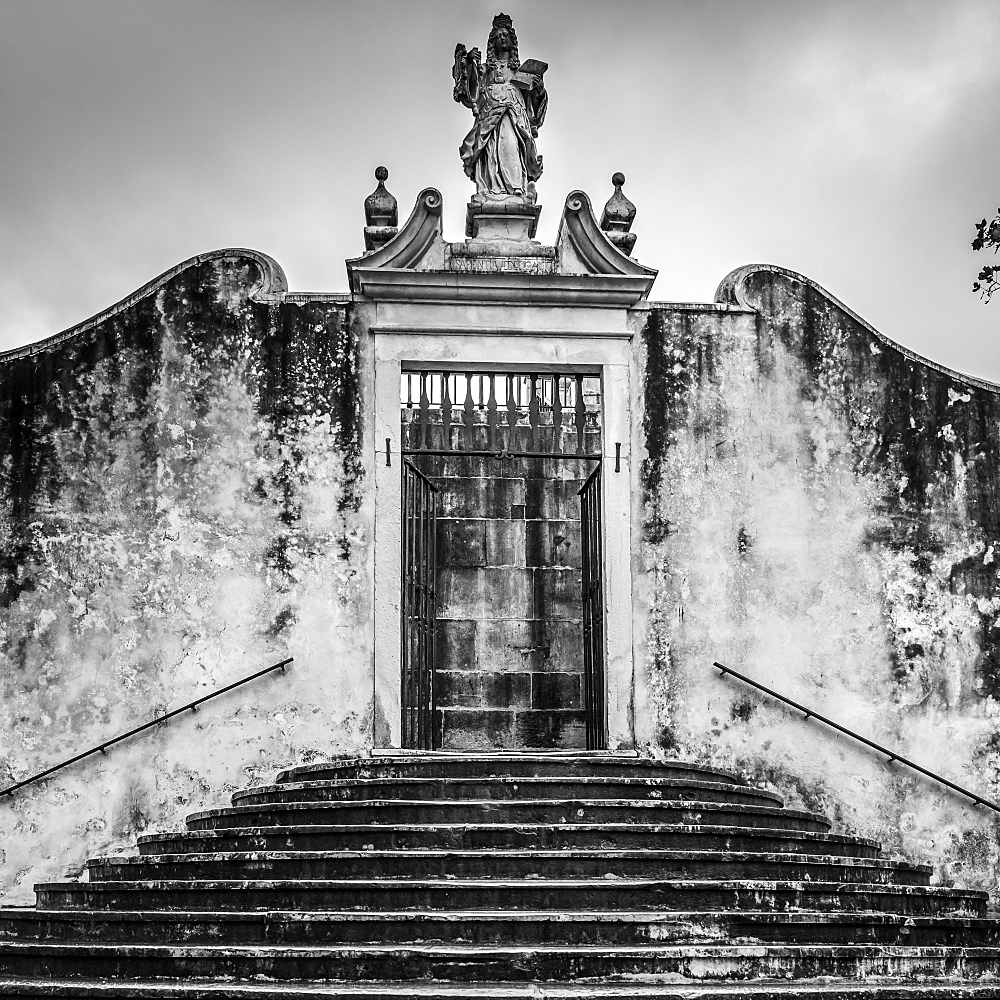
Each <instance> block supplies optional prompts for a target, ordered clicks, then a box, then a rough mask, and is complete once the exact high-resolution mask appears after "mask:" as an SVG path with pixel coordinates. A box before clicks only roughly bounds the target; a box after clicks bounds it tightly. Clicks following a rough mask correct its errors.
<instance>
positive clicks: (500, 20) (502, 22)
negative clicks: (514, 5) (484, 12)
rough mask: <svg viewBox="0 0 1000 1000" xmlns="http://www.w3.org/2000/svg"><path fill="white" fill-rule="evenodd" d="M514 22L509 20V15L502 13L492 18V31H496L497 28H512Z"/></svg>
mask: <svg viewBox="0 0 1000 1000" xmlns="http://www.w3.org/2000/svg"><path fill="white" fill-rule="evenodd" d="M513 27H514V22H513V21H512V20H511V19H510V14H504V13H503V12H502V11H501V12H500V13H499V14H497V16H496V17H495V18H493V30H494V31H496V30H497V28H513Z"/></svg>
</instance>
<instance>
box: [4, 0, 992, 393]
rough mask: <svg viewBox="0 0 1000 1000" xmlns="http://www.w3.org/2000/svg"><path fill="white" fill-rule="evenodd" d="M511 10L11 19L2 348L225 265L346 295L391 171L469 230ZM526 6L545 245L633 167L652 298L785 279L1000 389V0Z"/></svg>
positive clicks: (383, 6) (76, 1) (479, 6)
mask: <svg viewBox="0 0 1000 1000" xmlns="http://www.w3.org/2000/svg"><path fill="white" fill-rule="evenodd" d="M500 2H501V0H491V2H490V3H485V2H481V0H455V2H451V0H423V2H420V3H415V2H401V0H399V2H395V0H394V2H388V0H383V2H373V0H367V2H363V3H361V2H359V3H353V2H344V0H340V2H333V0H325V2H323V0H283V2H276V0H240V2H236V0H192V2H186V0H155V2H153V0H150V2H145V0H114V2H109V0H0V350H2V349H6V348H9V347H15V346H18V345H20V344H25V343H29V342H31V341H33V340H37V339H39V338H41V337H45V336H48V335H50V334H52V333H55V332H58V331H59V330H61V329H64V328H66V327H68V326H72V325H74V324H76V323H78V322H80V321H82V320H84V319H86V318H87V317H88V316H90V315H92V314H93V313H95V312H98V311H99V310H101V309H104V308H106V307H107V306H109V305H111V304H112V303H113V302H115V301H117V300H118V299H120V298H122V297H124V296H125V295H127V294H128V293H129V292H131V291H133V290H134V289H135V288H137V287H138V286H140V285H142V284H143V283H145V282H146V281H148V280H150V279H151V278H153V277H155V276H156V275H157V274H159V273H161V272H162V271H165V270H166V269H167V268H169V267H171V266H172V265H174V264H176V263H178V262H179V261H181V260H183V259H185V258H187V257H190V256H192V255H194V254H196V253H199V252H203V251H206V250H212V249H217V248H219V247H225V246H245V247H252V248H255V249H258V250H262V251H264V252H265V253H268V254H270V255H271V256H273V257H275V258H276V259H277V260H278V262H279V263H280V264H281V265H282V267H283V268H284V269H285V271H286V273H287V275H288V279H289V285H290V287H291V288H292V289H293V290H302V291H344V290H345V289H346V285H347V279H346V273H345V268H344V263H343V262H344V259H345V258H347V257H353V256H356V255H358V254H360V253H361V251H362V249H363V239H362V227H363V225H364V212H363V205H362V202H363V199H364V197H365V195H367V194H368V193H369V192H370V191H371V190H372V188H373V187H374V180H373V178H372V172H373V170H374V168H375V166H376V165H378V164H380V163H383V164H385V165H386V166H387V167H388V168H389V172H390V177H389V182H388V187H389V189H390V190H391V191H392V192H393V194H395V195H396V197H397V198H398V199H399V207H400V216H401V221H402V219H405V217H406V216H407V215H409V212H410V210H411V208H412V206H413V203H414V199H415V197H416V195H417V192H418V191H419V190H420V189H421V188H423V187H426V186H433V187H437V188H439V189H440V190H441V191H442V192H443V194H444V199H445V237H446V238H447V239H451V240H460V239H462V238H463V237H464V233H463V224H464V217H465V203H466V201H467V200H468V198H469V195H470V194H471V192H472V185H471V183H470V182H469V181H468V180H467V179H466V178H465V176H464V175H463V173H462V170H461V164H460V162H459V159H458V154H457V149H458V145H459V142H460V141H461V139H462V137H463V136H464V134H465V132H466V131H467V130H468V128H469V126H470V124H471V113H470V112H469V111H468V110H466V109H465V108H463V107H462V106H461V105H458V104H455V103H454V102H453V101H452V97H451V87H452V81H451V75H450V71H451V64H452V59H453V53H454V49H455V43H456V42H458V41H462V42H464V43H465V44H466V45H467V46H468V47H469V48H472V46H473V45H478V46H479V48H480V49H483V50H485V47H486V36H487V34H488V32H489V27H490V22H491V19H492V16H493V14H494V13H496V10H497V9H499V7H498V4H499V3H500ZM502 4H503V9H504V10H506V11H507V12H508V13H510V14H511V15H512V16H513V18H514V25H515V28H516V29H517V32H518V37H519V42H520V54H521V58H522V59H524V58H528V57H534V58H537V59H542V60H544V61H546V62H548V63H549V71H548V73H547V74H546V86H547V88H548V91H549V95H550V103H549V111H548V118H547V121H546V123H545V125H544V127H543V128H542V130H541V133H540V136H539V140H538V142H539V149H540V151H541V152H542V154H543V155H544V159H545V173H544V175H543V177H542V179H541V181H540V182H539V185H538V190H539V201H540V202H541V203H542V204H543V206H544V208H543V212H542V218H541V225H540V227H539V237H540V238H541V239H542V240H543V241H547V242H551V241H552V240H553V239H554V237H555V230H556V226H557V224H558V221H559V216H560V213H561V209H562V205H563V202H564V200H565V197H566V195H567V193H568V192H569V191H571V190H573V189H574V188H582V189H583V190H585V191H586V192H588V193H589V194H590V196H591V199H592V201H593V203H594V207H595V210H596V211H597V212H598V213H599V212H600V210H601V207H602V206H603V204H604V202H605V200H606V199H607V198H608V196H609V195H610V194H611V185H610V177H611V174H612V173H613V172H614V171H615V170H622V171H624V173H625V174H626V176H627V183H626V185H625V192H626V194H628V196H629V197H630V198H631V199H632V201H634V202H635V204H636V205H637V206H638V217H637V220H636V224H635V231H636V232H637V233H638V235H639V240H638V243H637V245H636V249H635V254H636V256H637V257H638V258H639V259H640V260H641V261H642V262H643V263H645V264H648V265H650V266H653V267H656V268H658V269H659V271H660V274H659V277H658V278H657V281H656V284H655V285H654V287H653V296H652V297H653V298H654V299H656V300H661V301H664V300H665V301H710V300H711V298H712V296H713V293H714V291H715V287H716V285H717V284H718V282H719V280H720V279H721V278H722V277H723V276H724V275H725V274H726V273H727V272H728V271H730V270H731V269H732V268H734V267H737V266H739V265H741V264H747V263H754V262H766V263H774V264H780V265H782V266H785V267H789V268H792V269H794V270H796V271H800V272H802V273H804V274H806V275H808V276H809V277H811V278H813V279H814V280H816V281H818V282H819V283H820V284H821V285H823V286H824V287H825V288H827V289H829V290H830V291H831V292H832V293H833V294H834V295H836V296H838V297H839V298H840V299H842V300H843V301H844V302H846V303H847V304H848V305H849V306H850V307H851V308H853V309H854V310H855V311H856V312H858V313H860V314H861V315H862V316H863V317H864V318H865V319H867V320H868V321H869V322H871V323H872V324H874V325H875V326H876V327H877V328H878V329H879V330H881V331H882V332H883V333H885V334H886V335H887V336H889V337H892V338H894V339H895V340H898V341H900V342H901V343H903V344H906V345H907V346H908V347H910V348H912V349H914V350H916V351H918V352H920V353H921V354H924V355H926V356H928V357H930V358H933V359H935V360H937V361H939V362H942V363H944V364H946V365H950V366H952V367H956V368H959V369H961V370H963V371H967V372H971V373H974V374H977V375H980V376H983V377H986V378H991V379H994V380H998V381H1000V336H998V334H1000V301H995V302H994V303H992V304H991V305H983V304H982V303H981V302H980V301H979V300H978V299H977V297H976V296H975V295H974V294H973V292H972V291H971V286H972V282H973V280H974V278H975V275H976V273H977V272H978V270H979V267H980V266H982V264H983V263H986V262H987V261H986V260H985V259H982V260H981V259H980V258H982V257H983V255H982V254H976V253H974V252H973V251H972V250H971V248H970V246H969V244H970V242H971V240H972V237H973V235H974V223H975V222H977V221H978V220H979V219H981V218H982V217H983V216H984V215H991V214H992V213H993V212H994V210H995V209H996V208H997V206H998V205H1000V58H998V55H997V53H998V51H1000V2H997V0H982V2H980V0H968V2H966V0H936V2H916V0H913V2H904V0H895V2H873V0H866V2H832V3H818V2H816V3H811V2H810V3H806V2H801V0H789V2H782V0H740V2H721V0H720V2H707V0H706V2H681V0H676V2H653V0H649V2H628V0H615V2H610V0H609V2H591V0H573V2H539V0H534V2H528V0H502ZM990 262H993V261H992V259H991V261H990ZM996 262H997V263H1000V258H997V259H996Z"/></svg>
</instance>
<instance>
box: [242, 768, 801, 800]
mask: <svg viewBox="0 0 1000 1000" xmlns="http://www.w3.org/2000/svg"><path fill="white" fill-rule="evenodd" d="M386 799H393V800H397V799H398V800H409V801H429V800H433V799H472V800H498V799H499V800H511V799H514V800H521V801H525V800H529V801H530V800H533V799H541V800H546V799H548V800H552V799H556V800H567V801H589V800H593V799H597V800H609V799H622V800H633V799H660V800H670V801H676V800H681V801H683V800H699V801H702V802H739V803H749V804H763V805H778V806H780V805H783V799H782V797H781V796H780V795H777V794H776V793H774V792H769V791H767V790H765V789H762V788H751V787H750V786H749V785H736V784H732V783H730V782H718V781H703V780H694V779H685V778H660V777H640V778H634V777H629V778H620V777H605V776H603V775H601V776H597V777H588V778H584V777H581V778H568V777H549V778H534V777H524V778H509V777H484V778H452V777H448V778H425V777H419V778H410V777H406V778H400V777H393V778H336V779H324V780H316V781H295V782H283V783H278V784H273V785H263V786H259V787H256V788H243V789H240V790H239V791H237V792H234V793H233V795H232V802H233V805H260V804H271V803H274V802H368V801H373V800H374V801H383V800H386Z"/></svg>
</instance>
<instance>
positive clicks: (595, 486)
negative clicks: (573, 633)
mask: <svg viewBox="0 0 1000 1000" xmlns="http://www.w3.org/2000/svg"><path fill="white" fill-rule="evenodd" d="M601 521H602V518H601V464H600V463H598V465H597V468H596V469H594V471H593V472H592V473H591V474H590V477H589V478H588V479H587V481H586V482H585V483H584V484H583V487H582V488H581V490H580V534H581V537H582V542H583V693H584V707H585V708H586V710H587V749H588V750H604V749H605V748H606V747H607V742H608V740H607V730H606V725H605V719H604V586H603V580H602V576H603V566H604V546H603V542H602V539H601Z"/></svg>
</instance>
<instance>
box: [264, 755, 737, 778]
mask: <svg viewBox="0 0 1000 1000" xmlns="http://www.w3.org/2000/svg"><path fill="white" fill-rule="evenodd" d="M636 775H648V776H650V777H661V778H686V777H691V778H695V779H696V780H703V781H724V782H730V783H732V784H736V785H745V784H746V781H744V779H743V778H741V777H739V776H738V775H737V774H735V773H734V772H732V771H728V770H726V769H725V768H718V767H710V766H709V765H706V764H695V763H691V762H689V761H680V760H673V761H657V760H650V759H648V758H644V757H633V756H628V755H626V754H621V753H614V752H608V751H591V752H582V751H567V752H558V751H545V752H544V753H506V754H504V753H478V754H477V753H462V754H458V753H447V752H435V751H421V752H420V753H409V754H405V753H404V754H379V755H378V756H374V757H358V756H350V757H344V758H341V759H339V760H333V761H327V762H323V763H316V764H300V765H298V766H296V767H290V768H286V769H285V770H283V771H279V772H278V776H277V778H276V779H275V780H276V781H278V782H285V781H321V780H324V779H327V778H392V777H400V776H409V777H425V778H449V777H451V778H456V777H457V778H483V777H509V778H518V777H533V778H542V777H555V778H560V777H581V778H586V777H590V776H595V777H596V776H605V777H620V778H627V777H635V776H636Z"/></svg>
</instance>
